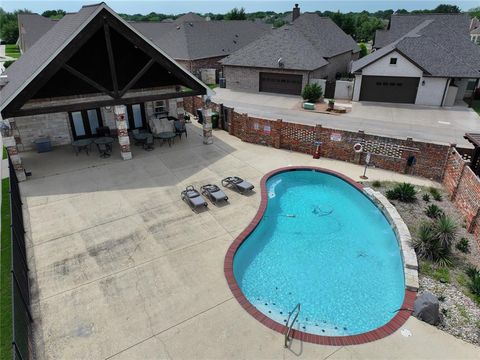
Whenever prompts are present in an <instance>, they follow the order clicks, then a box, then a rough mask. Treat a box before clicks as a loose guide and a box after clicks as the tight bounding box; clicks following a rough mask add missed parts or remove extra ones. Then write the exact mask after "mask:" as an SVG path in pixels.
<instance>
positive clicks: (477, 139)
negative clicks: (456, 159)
mask: <svg viewBox="0 0 480 360" xmlns="http://www.w3.org/2000/svg"><path fill="white" fill-rule="evenodd" d="M465 139H466V140H467V141H468V142H469V143H470V144H472V145H473V147H474V149H473V155H472V158H471V160H470V168H471V169H472V170H473V172H474V173H475V175H477V176H480V133H467V134H465Z"/></svg>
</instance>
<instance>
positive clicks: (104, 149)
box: [97, 144, 112, 158]
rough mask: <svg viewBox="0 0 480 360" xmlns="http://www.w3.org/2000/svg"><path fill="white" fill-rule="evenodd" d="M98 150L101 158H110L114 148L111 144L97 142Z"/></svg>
mask: <svg viewBox="0 0 480 360" xmlns="http://www.w3.org/2000/svg"><path fill="white" fill-rule="evenodd" d="M97 148H98V151H99V152H100V157H101V158H108V157H110V155H111V152H112V148H111V147H110V145H109V144H97Z"/></svg>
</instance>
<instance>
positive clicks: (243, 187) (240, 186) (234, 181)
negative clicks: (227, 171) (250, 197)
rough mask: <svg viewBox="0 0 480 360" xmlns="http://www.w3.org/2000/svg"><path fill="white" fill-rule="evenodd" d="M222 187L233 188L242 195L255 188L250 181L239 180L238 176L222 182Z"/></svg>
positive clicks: (227, 178)
mask: <svg viewBox="0 0 480 360" xmlns="http://www.w3.org/2000/svg"><path fill="white" fill-rule="evenodd" d="M222 186H224V187H229V188H232V189H234V190H236V191H238V192H239V193H240V194H244V193H245V192H247V191H251V190H253V189H254V188H255V186H253V185H252V184H250V183H249V182H248V181H245V180H243V179H242V178H239V177H238V176H229V177H226V178H225V179H223V180H222Z"/></svg>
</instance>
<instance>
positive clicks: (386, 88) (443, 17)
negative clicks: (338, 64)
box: [352, 14, 480, 106]
mask: <svg viewBox="0 0 480 360" xmlns="http://www.w3.org/2000/svg"><path fill="white" fill-rule="evenodd" d="M468 30H469V19H468V16H467V15H464V14H429V15H392V17H391V20H390V25H389V27H388V29H387V30H382V31H378V32H377V34H376V37H375V44H374V48H376V49H377V50H376V51H374V52H373V53H371V54H369V55H368V56H366V57H364V58H362V59H360V60H357V61H355V62H354V63H353V65H352V73H354V74H355V87H354V95H353V100H355V101H359V100H360V101H379V102H391V103H410V104H421V105H434V106H452V105H453V104H454V102H455V100H458V99H463V97H464V96H465V91H466V88H467V85H468V83H469V81H471V80H472V79H474V80H475V81H478V78H480V47H478V46H475V45H474V44H473V43H472V42H471V41H470V39H469V33H468Z"/></svg>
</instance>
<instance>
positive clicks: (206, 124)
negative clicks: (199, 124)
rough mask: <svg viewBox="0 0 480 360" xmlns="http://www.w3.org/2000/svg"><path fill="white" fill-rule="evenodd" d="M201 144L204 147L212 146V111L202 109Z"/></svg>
mask: <svg viewBox="0 0 480 360" xmlns="http://www.w3.org/2000/svg"><path fill="white" fill-rule="evenodd" d="M203 143H204V144H205V145H210V144H213V135H212V110H210V109H206V108H204V109H203Z"/></svg>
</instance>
